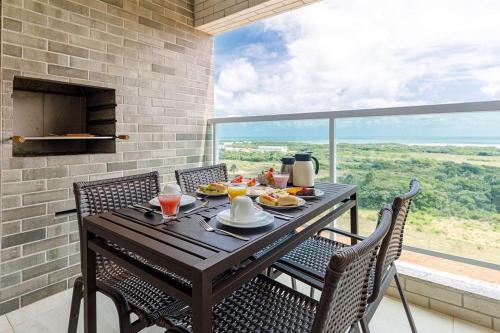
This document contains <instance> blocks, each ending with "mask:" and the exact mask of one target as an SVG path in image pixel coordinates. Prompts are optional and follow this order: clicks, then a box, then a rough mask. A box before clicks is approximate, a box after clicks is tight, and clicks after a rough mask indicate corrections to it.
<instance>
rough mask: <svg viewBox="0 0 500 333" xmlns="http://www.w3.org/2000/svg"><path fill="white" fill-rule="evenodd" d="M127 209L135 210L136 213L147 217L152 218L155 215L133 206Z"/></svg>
mask: <svg viewBox="0 0 500 333" xmlns="http://www.w3.org/2000/svg"><path fill="white" fill-rule="evenodd" d="M127 208H129V209H132V210H135V211H136V212H139V213H143V214H144V215H145V216H148V217H152V216H154V214H153V213H152V212H150V211H148V210H146V209H143V208H138V207H134V206H133V205H128V206H127Z"/></svg>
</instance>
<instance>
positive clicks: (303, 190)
mask: <svg viewBox="0 0 500 333" xmlns="http://www.w3.org/2000/svg"><path fill="white" fill-rule="evenodd" d="M286 192H287V193H288V194H290V195H294V196H296V197H299V198H302V199H315V198H317V197H321V196H323V195H325V192H323V191H322V190H320V189H317V188H314V187H288V188H286Z"/></svg>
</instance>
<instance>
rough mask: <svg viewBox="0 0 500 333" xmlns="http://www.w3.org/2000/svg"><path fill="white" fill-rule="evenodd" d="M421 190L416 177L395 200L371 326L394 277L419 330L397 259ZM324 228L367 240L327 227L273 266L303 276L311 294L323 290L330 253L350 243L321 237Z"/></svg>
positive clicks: (376, 273)
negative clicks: (409, 217)
mask: <svg viewBox="0 0 500 333" xmlns="http://www.w3.org/2000/svg"><path fill="white" fill-rule="evenodd" d="M419 190H420V184H419V182H418V181H417V180H415V179H414V180H412V181H411V182H410V190H409V192H407V193H406V194H403V195H401V196H398V197H396V198H395V199H394V201H393V204H392V209H393V211H394V215H393V219H392V222H391V227H390V229H389V232H388V233H387V236H386V237H385V238H384V240H383V242H382V245H381V247H380V251H379V254H378V257H377V264H376V269H374V270H373V272H372V274H371V277H370V285H369V293H370V299H369V303H370V304H369V306H368V310H367V313H366V316H364V317H363V319H362V323H363V324H364V325H367V323H368V322H369V321H370V319H371V318H372V317H373V314H374V313H375V310H376V308H377V307H378V304H379V303H380V301H381V299H382V298H383V295H384V294H385V291H386V289H387V287H388V286H389V284H390V282H391V281H392V279H393V278H394V279H395V282H396V285H397V287H398V291H399V294H400V296H401V300H402V303H403V306H404V309H405V312H406V315H407V317H408V321H409V323H410V326H411V329H412V332H414V333H415V332H416V331H417V330H416V328H415V323H414V321H413V318H412V315H411V313H410V308H409V306H408V304H407V302H406V299H405V297H404V294H403V290H402V288H401V285H400V282H399V279H398V275H397V270H396V266H395V265H394V261H396V260H397V259H398V258H399V256H400V255H401V251H402V248H403V235H404V226H405V222H406V218H407V216H408V212H409V210H410V205H411V201H412V199H413V198H414V197H415V196H416V195H417V194H418V192H419ZM322 231H330V232H333V233H337V234H341V235H343V236H347V237H350V238H354V239H356V240H363V239H364V238H363V237H361V236H359V235H353V234H351V233H349V232H346V231H343V230H339V229H336V228H324V229H322V230H321V231H320V232H319V233H318V235H315V236H313V237H311V238H309V239H308V240H306V241H305V242H304V243H302V244H301V245H299V246H298V247H297V248H295V249H294V250H292V251H290V252H289V253H287V254H286V255H285V256H284V257H282V258H281V259H280V260H279V261H278V262H276V263H275V264H274V265H273V267H274V268H275V269H277V270H278V271H280V272H284V273H286V274H288V275H290V276H292V278H296V279H299V280H301V281H303V282H305V283H306V284H308V285H309V286H311V296H312V295H313V291H314V289H313V288H316V289H319V290H322V289H323V287H324V282H323V281H324V277H325V275H326V271H325V269H324V267H325V263H327V262H328V260H329V258H330V256H331V255H332V254H333V253H335V252H336V251H339V250H340V249H342V248H345V247H346V246H348V245H346V244H343V243H341V242H337V241H334V240H331V239H329V238H325V237H322V236H320V235H319V234H320V233H321V232H322Z"/></svg>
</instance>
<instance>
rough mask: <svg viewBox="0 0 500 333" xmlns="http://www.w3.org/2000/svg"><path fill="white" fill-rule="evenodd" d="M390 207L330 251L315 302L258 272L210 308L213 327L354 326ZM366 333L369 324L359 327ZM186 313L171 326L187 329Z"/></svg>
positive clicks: (333, 329)
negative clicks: (357, 236)
mask: <svg viewBox="0 0 500 333" xmlns="http://www.w3.org/2000/svg"><path fill="white" fill-rule="evenodd" d="M391 219H392V210H391V208H390V206H389V205H386V206H385V207H384V208H383V209H382V210H381V211H380V215H379V224H378V226H377V228H376V229H375V231H374V232H373V233H372V234H371V235H370V236H369V237H367V238H366V239H364V240H363V241H361V242H359V243H357V244H356V245H354V246H352V247H344V248H341V249H339V251H336V252H334V253H333V255H332V257H331V258H330V260H329V263H327V264H326V265H325V271H326V276H325V283H324V289H323V293H322V295H321V299H320V300H319V302H318V301H316V300H314V299H313V298H310V297H308V296H306V295H303V294H301V293H299V292H298V291H295V290H293V289H291V288H288V287H286V286H284V285H282V284H280V283H278V282H276V281H274V280H272V279H270V278H268V277H267V276H264V275H259V276H257V277H256V278H254V279H253V280H252V281H250V282H248V283H247V284H245V285H244V286H243V287H241V288H240V289H238V290H236V291H235V292H233V293H232V294H231V295H230V296H229V297H227V298H225V299H224V300H222V301H221V302H219V303H217V304H216V305H215V306H214V307H213V325H212V327H213V328H212V332H218V333H220V332H283V333H284V332H294V333H300V332H315V333H316V332H318V333H319V332H322V333H323V332H329V333H345V332H346V331H347V330H348V329H349V328H351V327H356V328H357V326H358V322H359V320H360V318H362V317H363V315H364V313H365V310H366V305H367V301H368V299H367V298H368V296H367V294H368V287H369V279H370V274H371V272H372V270H373V266H374V263H375V258H376V255H377V249H378V247H379V245H380V243H381V241H382V239H383V238H384V236H385V235H386V234H387V231H388V230H389V227H390V224H391ZM361 328H362V330H363V332H365V333H367V332H369V331H368V327H366V326H363V325H362V326H361ZM190 329H191V314H190V312H186V313H185V316H184V317H182V318H181V319H180V320H179V321H178V322H177V326H176V327H175V328H171V329H167V331H166V332H190Z"/></svg>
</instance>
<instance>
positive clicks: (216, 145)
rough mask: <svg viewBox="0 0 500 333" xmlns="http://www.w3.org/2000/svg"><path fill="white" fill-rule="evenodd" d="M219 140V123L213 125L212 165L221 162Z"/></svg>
mask: <svg viewBox="0 0 500 333" xmlns="http://www.w3.org/2000/svg"><path fill="white" fill-rule="evenodd" d="M218 148H219V140H218V138H217V123H212V163H213V164H215V163H217V162H219V150H218Z"/></svg>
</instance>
